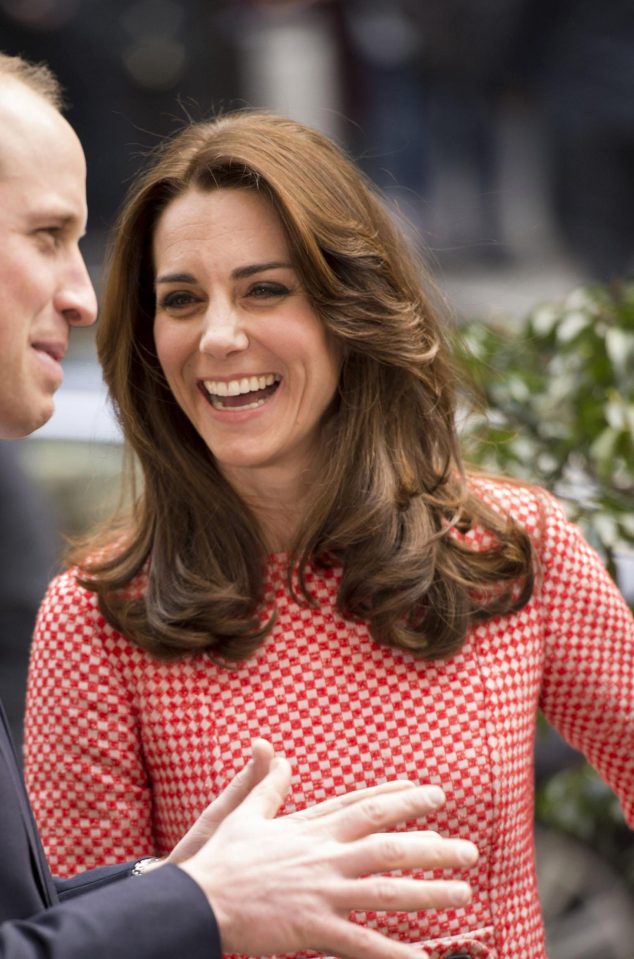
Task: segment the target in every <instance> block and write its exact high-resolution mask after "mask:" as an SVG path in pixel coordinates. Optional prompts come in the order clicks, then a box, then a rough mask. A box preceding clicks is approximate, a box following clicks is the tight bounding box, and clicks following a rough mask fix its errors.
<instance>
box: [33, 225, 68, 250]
mask: <svg viewBox="0 0 634 959" xmlns="http://www.w3.org/2000/svg"><path fill="white" fill-rule="evenodd" d="M61 232H62V231H61V228H60V227H58V226H43V227H41V228H40V229H39V230H36V233H37V236H38V237H40V238H41V239H42V240H43V241H44V242H45V243H48V244H49V245H50V246H57V245H58V243H59V241H60V237H61Z"/></svg>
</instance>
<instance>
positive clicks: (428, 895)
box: [333, 876, 471, 913]
mask: <svg viewBox="0 0 634 959" xmlns="http://www.w3.org/2000/svg"><path fill="white" fill-rule="evenodd" d="M470 899H471V887H470V886H469V884H468V883H466V882H460V881H456V880H443V879H437V880H427V879H404V878H401V877H395V876H375V877H371V878H369V879H357V880H354V881H351V882H349V883H342V884H341V886H340V888H339V889H337V891H336V892H335V893H334V896H333V903H334V905H335V907H336V908H337V909H338V911H340V912H342V913H343V912H350V910H352V909H357V910H370V911H372V912H386V911H387V912H420V911H421V910H422V909H457V908H459V907H460V906H466V905H467V904H468V903H469V901H470Z"/></svg>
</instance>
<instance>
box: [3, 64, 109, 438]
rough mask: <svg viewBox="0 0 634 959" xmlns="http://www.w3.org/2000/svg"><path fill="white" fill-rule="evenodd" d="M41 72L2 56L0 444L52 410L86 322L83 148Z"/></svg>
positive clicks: (90, 296) (91, 303) (89, 314)
mask: <svg viewBox="0 0 634 959" xmlns="http://www.w3.org/2000/svg"><path fill="white" fill-rule="evenodd" d="M60 104H61V92H60V88H59V85H58V84H57V81H56V80H55V77H54V76H53V75H52V74H51V72H50V71H49V70H48V69H47V68H46V67H39V66H33V65H31V64H28V63H26V62H25V61H24V60H22V59H21V58H19V57H7V56H5V55H3V54H0V126H1V128H2V131H3V134H2V141H1V143H0V437H2V438H4V439H11V438H15V437H19V436H26V435H27V434H28V433H31V432H32V431H33V430H35V429H37V428H38V427H39V426H42V424H43V423H45V422H46V421H47V420H48V419H49V418H50V416H51V414H52V412H53V394H54V393H55V391H56V390H57V388H58V387H59V385H60V383H61V381H62V371H61V366H60V361H61V359H62V358H63V356H64V353H65V352H66V349H67V347H68V338H69V330H70V326H80V325H82V326H83V325H86V324H89V323H92V322H93V321H94V319H95V316H96V312H97V303H96V298H95V293H94V290H93V288H92V285H91V282H90V279H89V277H88V273H87V271H86V266H85V264H84V261H83V259H82V256H81V253H80V251H79V245H78V243H79V239H80V238H81V236H82V235H83V233H84V230H85V227H86V217H87V211H86V166H85V161H84V154H83V151H82V148H81V144H80V142H79V140H78V138H77V136H76V134H75V132H74V131H73V129H72V127H71V126H70V125H69V124H68V123H67V122H66V120H65V119H64V118H63V117H62V115H61V113H60V112H59V107H60Z"/></svg>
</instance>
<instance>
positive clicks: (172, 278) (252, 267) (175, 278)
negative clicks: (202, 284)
mask: <svg viewBox="0 0 634 959" xmlns="http://www.w3.org/2000/svg"><path fill="white" fill-rule="evenodd" d="M292 268H293V264H292V263H285V262H283V261H281V260H271V262H270V263H251V264H249V265H248V266H238V267H236V269H235V270H232V271H231V278H232V279H234V280H244V279H247V278H248V277H250V276H254V274H256V273H264V272H265V271H266V270H290V269H292ZM154 282H155V283H156V285H157V286H158V284H159V283H196V282H197V280H196V277H195V276H194V274H193V273H162V274H161V275H160V276H157V278H156V280H155V281H154Z"/></svg>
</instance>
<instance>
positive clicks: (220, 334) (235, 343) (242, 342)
mask: <svg viewBox="0 0 634 959" xmlns="http://www.w3.org/2000/svg"><path fill="white" fill-rule="evenodd" d="M248 345H249V340H248V338H247V334H246V331H245V329H244V326H243V325H242V323H241V322H240V318H239V317H238V316H237V315H236V312H235V311H234V310H233V309H232V308H230V307H224V308H221V307H217V306H214V307H210V308H209V310H208V311H207V313H206V315H205V326H204V329H203V331H202V334H201V337H200V352H201V353H209V354H210V355H211V356H215V357H219V358H222V357H225V356H228V355H229V354H231V353H238V352H242V350H246V348H247V347H248Z"/></svg>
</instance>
